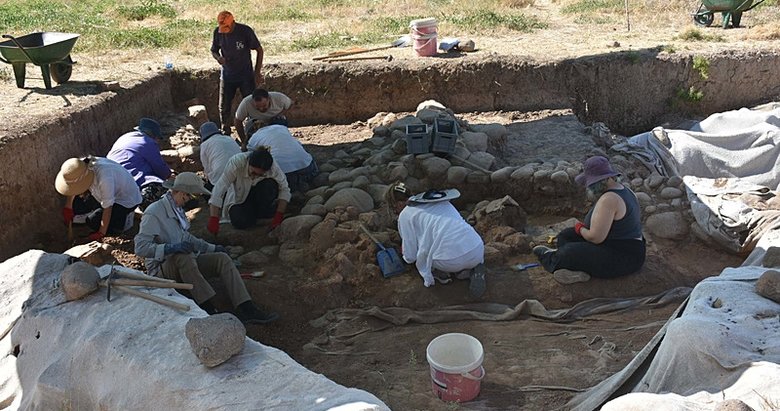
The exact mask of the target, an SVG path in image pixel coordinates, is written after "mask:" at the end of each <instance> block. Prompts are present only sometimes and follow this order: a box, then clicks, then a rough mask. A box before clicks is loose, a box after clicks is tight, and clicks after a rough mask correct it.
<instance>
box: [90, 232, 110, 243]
mask: <svg viewBox="0 0 780 411" xmlns="http://www.w3.org/2000/svg"><path fill="white" fill-rule="evenodd" d="M105 236H106V235H105V234H103V233H101V232H100V231H95V232H94V233H92V234H90V235H88V236H87V240H89V241H100V239H101V238H103V237H105Z"/></svg>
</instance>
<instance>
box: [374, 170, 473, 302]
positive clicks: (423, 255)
mask: <svg viewBox="0 0 780 411" xmlns="http://www.w3.org/2000/svg"><path fill="white" fill-rule="evenodd" d="M459 196H460V193H459V192H458V190H454V189H451V190H444V191H436V190H430V191H427V192H425V193H422V194H418V195H415V196H412V195H411V191H409V189H408V188H407V187H406V185H404V183H394V184H392V185H390V187H389V188H388V190H387V192H386V194H385V201H386V202H387V204H388V206H389V207H390V209H391V210H392V211H393V212H394V213H395V214H397V215H398V233H399V234H400V235H401V241H402V244H401V251H402V254H403V258H404V260H405V261H406V262H407V263H410V264H411V263H415V266H416V267H417V271H419V273H420V275H421V276H422V278H423V282H424V284H425V286H426V287H430V286H432V285H434V283H435V281H434V279H435V280H437V281H439V282H440V283H442V284H447V283H449V282H451V281H452V279H451V277H452V276H455V277H456V278H458V279H469V293H470V294H471V296H472V297H475V298H477V297H480V296H482V294H483V293H484V292H485V287H486V284H485V265H484V264H483V263H484V261H485V245H484V243H483V242H482V238H481V237H480V236H479V234H477V232H476V231H475V230H474V227H472V226H470V225H469V224H468V223H467V222H466V221H465V220H464V219H463V217H461V215H460V213H459V212H458V210H457V209H456V208H455V207H454V206H453V205H452V204H451V203H450V200H452V199H455V198H458V197H459Z"/></svg>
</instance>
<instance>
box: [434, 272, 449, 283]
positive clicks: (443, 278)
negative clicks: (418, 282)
mask: <svg viewBox="0 0 780 411" xmlns="http://www.w3.org/2000/svg"><path fill="white" fill-rule="evenodd" d="M433 278H434V279H435V280H436V281H437V282H438V283H439V284H449V283H451V282H452V277H451V276H450V273H445V272H444V271H439V270H433Z"/></svg>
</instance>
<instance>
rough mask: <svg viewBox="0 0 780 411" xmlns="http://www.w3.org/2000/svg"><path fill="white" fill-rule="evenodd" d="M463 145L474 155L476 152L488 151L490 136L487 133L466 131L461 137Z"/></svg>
mask: <svg viewBox="0 0 780 411" xmlns="http://www.w3.org/2000/svg"><path fill="white" fill-rule="evenodd" d="M460 138H461V140H462V141H463V144H465V145H466V148H467V149H469V151H471V152H472V153H473V152H475V151H487V148H488V135H487V134H485V133H476V132H473V131H464V132H463V134H461V135H460Z"/></svg>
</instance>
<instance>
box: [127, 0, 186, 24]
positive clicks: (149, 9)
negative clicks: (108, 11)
mask: <svg viewBox="0 0 780 411" xmlns="http://www.w3.org/2000/svg"><path fill="white" fill-rule="evenodd" d="M117 12H118V13H119V15H120V16H122V17H124V18H126V19H128V20H144V19H146V18H148V17H151V16H160V17H167V18H172V17H176V10H174V8H173V7H171V6H170V5H168V4H166V3H161V2H159V1H158V0H143V1H142V2H141V4H140V5H137V6H124V5H120V6H119V7H118V8H117Z"/></svg>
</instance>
